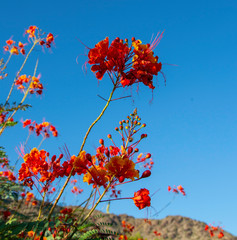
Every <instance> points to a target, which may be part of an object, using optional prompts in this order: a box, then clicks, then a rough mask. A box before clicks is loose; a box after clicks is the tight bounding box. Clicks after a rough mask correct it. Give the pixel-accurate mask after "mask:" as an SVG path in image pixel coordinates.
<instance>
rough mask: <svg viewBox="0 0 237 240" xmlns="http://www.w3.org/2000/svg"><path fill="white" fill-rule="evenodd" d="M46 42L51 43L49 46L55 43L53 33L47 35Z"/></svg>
mask: <svg viewBox="0 0 237 240" xmlns="http://www.w3.org/2000/svg"><path fill="white" fill-rule="evenodd" d="M46 41H47V43H49V44H50V43H52V42H53V41H54V36H53V34H52V33H49V34H48V35H47V37H46Z"/></svg>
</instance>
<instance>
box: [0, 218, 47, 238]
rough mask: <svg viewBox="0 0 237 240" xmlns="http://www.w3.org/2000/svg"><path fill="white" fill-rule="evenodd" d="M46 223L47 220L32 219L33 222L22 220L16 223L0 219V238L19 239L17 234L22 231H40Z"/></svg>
mask: <svg viewBox="0 0 237 240" xmlns="http://www.w3.org/2000/svg"><path fill="white" fill-rule="evenodd" d="M46 224H47V221H46V220H44V221H34V222H23V223H16V222H15V221H12V220H10V221H8V222H4V221H0V239H5V240H13V239H19V238H18V237H17V235H18V234H19V233H21V232H22V231H26V232H29V231H32V230H33V231H37V232H40V231H41V230H42V229H43V227H44V226H45V225H46Z"/></svg>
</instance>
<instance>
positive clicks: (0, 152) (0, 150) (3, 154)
mask: <svg viewBox="0 0 237 240" xmlns="http://www.w3.org/2000/svg"><path fill="white" fill-rule="evenodd" d="M4 149H5V148H4V147H2V146H0V163H1V159H2V158H7V154H6V152H5V151H4Z"/></svg>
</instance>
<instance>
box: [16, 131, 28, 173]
mask: <svg viewBox="0 0 237 240" xmlns="http://www.w3.org/2000/svg"><path fill="white" fill-rule="evenodd" d="M30 135H31V134H30V132H29V134H28V136H27V138H26V141H25V143H24V145H23V151H24V150H25V147H26V144H27V143H28V141H29V138H30ZM19 153H20V152H19ZM20 157H21V155H20V154H19V156H18V158H17V160H16V162H15V164H14V169H15V167H16V165H17V163H18V161H19V159H20Z"/></svg>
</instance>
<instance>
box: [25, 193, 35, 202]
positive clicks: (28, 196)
mask: <svg viewBox="0 0 237 240" xmlns="http://www.w3.org/2000/svg"><path fill="white" fill-rule="evenodd" d="M33 197H34V194H33V193H30V192H28V193H27V194H26V201H27V202H30V201H31V199H32V198H33Z"/></svg>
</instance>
